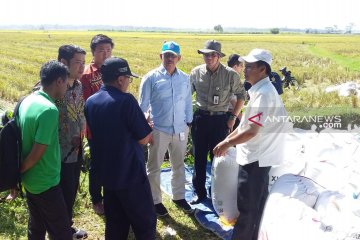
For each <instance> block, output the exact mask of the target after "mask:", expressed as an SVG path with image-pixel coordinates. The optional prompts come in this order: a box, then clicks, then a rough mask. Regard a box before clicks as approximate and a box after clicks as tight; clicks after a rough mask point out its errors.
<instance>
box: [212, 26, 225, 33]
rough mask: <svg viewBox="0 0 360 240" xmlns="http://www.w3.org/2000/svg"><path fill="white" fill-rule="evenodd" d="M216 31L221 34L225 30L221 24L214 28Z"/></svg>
mask: <svg viewBox="0 0 360 240" xmlns="http://www.w3.org/2000/svg"><path fill="white" fill-rule="evenodd" d="M214 30H215V32H219V33H222V32H224V29H223V28H222V26H221V25H220V24H219V25H216V26H214Z"/></svg>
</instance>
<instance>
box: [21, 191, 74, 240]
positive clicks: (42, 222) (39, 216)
mask: <svg viewBox="0 0 360 240" xmlns="http://www.w3.org/2000/svg"><path fill="white" fill-rule="evenodd" d="M26 198H27V205H28V208H29V224H28V239H29V240H45V234H46V231H47V232H48V234H49V237H50V239H52V240H71V239H72V232H71V228H70V223H69V217H68V215H67V211H66V206H65V201H64V197H63V194H62V191H61V187H60V186H59V185H57V186H55V187H52V188H50V189H49V190H47V191H45V192H42V193H40V194H32V193H30V192H28V191H26Z"/></svg>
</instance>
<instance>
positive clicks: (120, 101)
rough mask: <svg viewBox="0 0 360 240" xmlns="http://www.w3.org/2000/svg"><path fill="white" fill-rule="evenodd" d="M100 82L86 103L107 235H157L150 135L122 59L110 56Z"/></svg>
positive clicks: (148, 237)
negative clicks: (148, 163) (148, 167)
mask: <svg viewBox="0 0 360 240" xmlns="http://www.w3.org/2000/svg"><path fill="white" fill-rule="evenodd" d="M101 74H102V79H103V82H104V86H102V87H101V88H100V90H99V91H98V92H97V93H95V94H94V95H93V96H91V97H90V98H89V99H88V100H87V101H86V104H85V117H86V121H87V123H88V126H89V128H90V131H91V133H92V140H93V148H92V149H91V155H92V157H93V159H94V162H93V163H94V166H93V167H94V170H95V172H96V174H97V176H98V178H99V181H100V183H101V185H102V186H104V208H105V218H106V225H105V239H127V237H128V233H129V227H130V225H131V227H132V229H133V231H134V233H135V236H136V239H155V233H156V215H155V209H154V204H153V201H152V196H151V190H150V184H149V180H148V178H147V176H146V171H145V160H144V153H143V149H142V146H141V144H147V143H148V142H149V140H150V138H151V128H150V127H149V125H148V123H147V121H146V119H145V117H144V114H143V112H142V111H141V109H140V107H139V106H138V104H137V101H136V99H135V98H134V96H132V95H131V94H129V93H127V89H128V86H129V84H130V83H131V81H132V77H138V76H137V75H135V74H133V73H131V71H130V67H129V65H128V63H127V61H126V60H124V59H121V58H109V59H107V60H105V62H104V64H103V65H102V66H101Z"/></svg>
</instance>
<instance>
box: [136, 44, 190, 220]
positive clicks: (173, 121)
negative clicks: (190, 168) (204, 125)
mask: <svg viewBox="0 0 360 240" xmlns="http://www.w3.org/2000/svg"><path fill="white" fill-rule="evenodd" d="M160 59H161V65H160V67H158V68H156V69H154V70H152V71H150V72H149V73H147V74H146V75H145V76H144V78H143V79H142V81H141V85H140V98H139V99H140V108H141V109H142V111H143V112H144V113H145V115H149V114H150V115H149V116H148V119H149V122H150V124H151V125H152V124H153V139H152V142H151V143H150V145H149V160H148V163H147V174H148V178H149V181H150V185H151V191H152V196H153V200H154V205H155V210H156V213H157V215H158V216H165V215H167V214H168V211H167V210H166V208H165V207H164V205H163V204H162V198H161V190H160V167H161V164H162V162H163V161H164V155H165V153H166V150H168V151H169V154H170V162H171V168H172V177H171V187H172V199H173V202H174V203H175V205H177V206H178V207H179V208H181V209H182V210H183V211H185V212H187V213H192V212H193V209H192V208H191V206H190V205H189V204H188V203H187V202H186V200H185V168H184V157H185V153H186V147H187V140H188V134H189V126H190V123H191V122H192V117H193V115H192V103H191V101H192V99H191V85H190V81H189V77H188V75H187V74H185V73H184V72H183V71H181V70H180V69H178V68H177V67H176V64H177V63H178V62H179V61H180V59H181V55H180V46H179V45H178V44H177V43H176V42H173V41H169V42H164V44H163V46H162V50H161V53H160ZM149 111H150V112H149ZM151 121H152V123H151Z"/></svg>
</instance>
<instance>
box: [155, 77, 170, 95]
mask: <svg viewBox="0 0 360 240" xmlns="http://www.w3.org/2000/svg"><path fill="white" fill-rule="evenodd" d="M153 90H154V91H153V94H154V96H153V97H154V98H155V99H157V100H166V99H168V98H171V94H172V89H171V83H170V81H168V80H167V79H161V80H159V81H156V82H155V84H154V86H153Z"/></svg>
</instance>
